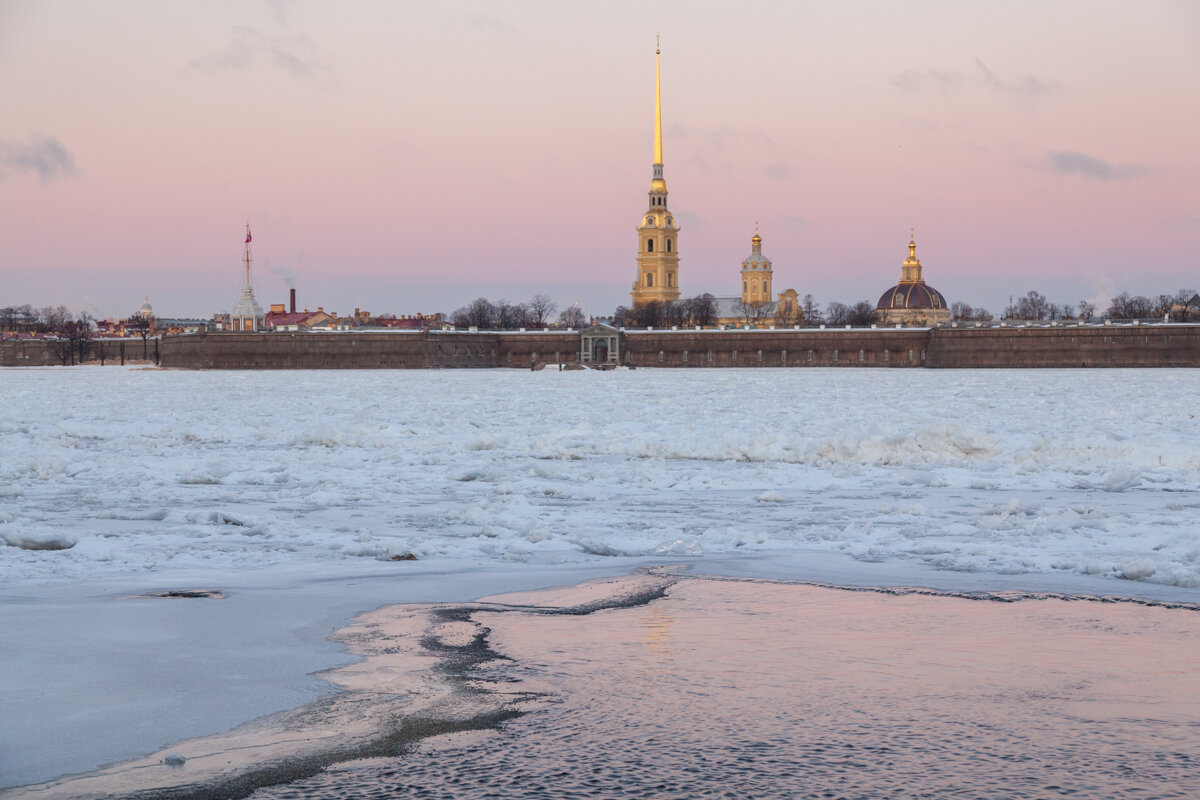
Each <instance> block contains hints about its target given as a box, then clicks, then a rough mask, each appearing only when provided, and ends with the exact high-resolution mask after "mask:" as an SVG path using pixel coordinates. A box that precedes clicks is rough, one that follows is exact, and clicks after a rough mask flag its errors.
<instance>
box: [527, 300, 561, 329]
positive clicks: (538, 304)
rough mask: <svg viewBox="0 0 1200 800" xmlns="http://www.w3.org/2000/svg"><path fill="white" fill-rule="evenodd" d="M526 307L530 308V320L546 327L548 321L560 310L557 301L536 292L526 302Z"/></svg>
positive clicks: (538, 325)
mask: <svg viewBox="0 0 1200 800" xmlns="http://www.w3.org/2000/svg"><path fill="white" fill-rule="evenodd" d="M526 308H527V309H528V310H529V319H530V322H532V323H533V324H534V325H536V326H537V327H539V328H544V327H546V321H547V320H549V319H550V316H551V315H552V314H553V313H554V312H555V311H557V310H558V306H557V305H556V304H555V302H554V301H553V300H551V299H550V298H549V297H548V296H546V295H544V294H535V295H534V296H533V299H532V300H530V301H529V302H528V303H527V304H526Z"/></svg>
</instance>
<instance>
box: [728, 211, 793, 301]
mask: <svg viewBox="0 0 1200 800" xmlns="http://www.w3.org/2000/svg"><path fill="white" fill-rule="evenodd" d="M774 274H775V269H774V265H773V264H772V263H771V259H769V258H767V257H766V256H764V255H763V252H762V236H761V235H760V234H759V232H758V226H757V225H756V226H755V227H754V236H753V237H752V238H751V239H750V255H748V256H746V258H744V259H743V260H742V274H741V278H742V294H741V296H740V297H718V298H716V300H717V324H718V325H755V324H767V325H770V324H775V323H781V324H788V325H791V324H796V323H798V322H800V321H801V320H802V319H803V315H802V314H801V313H800V302H799V295H798V294H797V293H796V290H795V289H786V290H784V291H782V292H780V293H779V295H778V296H777V297H776V298H775V299H772V281H773V278H774Z"/></svg>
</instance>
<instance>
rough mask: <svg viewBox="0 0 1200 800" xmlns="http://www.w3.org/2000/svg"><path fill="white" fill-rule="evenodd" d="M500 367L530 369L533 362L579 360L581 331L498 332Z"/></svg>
mask: <svg viewBox="0 0 1200 800" xmlns="http://www.w3.org/2000/svg"><path fill="white" fill-rule="evenodd" d="M496 336H497V338H498V339H499V345H500V350H499V361H498V362H497V363H498V365H499V366H501V367H516V368H521V367H524V368H525V369H529V367H530V366H531V365H534V364H574V363H575V362H577V361H579V341H580V340H579V331H570V332H568V331H526V332H519V331H517V332H507V333H500V334H496Z"/></svg>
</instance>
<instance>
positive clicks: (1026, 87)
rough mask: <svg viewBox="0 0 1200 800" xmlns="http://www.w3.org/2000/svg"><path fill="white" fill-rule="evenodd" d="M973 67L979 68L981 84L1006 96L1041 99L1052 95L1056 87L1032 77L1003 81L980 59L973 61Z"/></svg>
mask: <svg viewBox="0 0 1200 800" xmlns="http://www.w3.org/2000/svg"><path fill="white" fill-rule="evenodd" d="M975 66H977V67H978V68H979V76H980V78H981V80H982V81H983V84H984V85H985V86H987V87H989V88H991V89H995V90H996V91H1000V92H1004V93H1006V94H1016V95H1023V96H1025V97H1042V96H1044V95H1048V94H1053V93H1054V92H1055V91H1056V90H1057V87H1056V86H1054V85H1053V84H1050V83H1046V82H1045V81H1043V80H1041V79H1040V78H1036V77H1034V76H1033V75H1026V76H1024V77H1022V78H1017V79H1016V80H1015V81H1003V80H1001V79H1000V77H999V76H998V75H997V74H996V73H994V72H992V70H991V69H989V68H988V65H987V64H984V63H983V61H981V60H980V59H978V58H977V59H975Z"/></svg>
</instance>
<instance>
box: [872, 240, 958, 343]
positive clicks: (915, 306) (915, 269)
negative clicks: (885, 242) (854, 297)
mask: <svg viewBox="0 0 1200 800" xmlns="http://www.w3.org/2000/svg"><path fill="white" fill-rule="evenodd" d="M875 320H876V322H878V323H880V324H883V325H897V324H899V325H914V326H920V327H924V326H932V325H938V324H941V323H943V322H949V321H950V309H949V307H947V305H946V298H944V297H942V293H941V292H939V291H938V290H937V289H934V288H933V287H932V286H930V285H928V284H927V283H925V278H924V276H923V275H922V274H921V260H920V259H919V258H917V243H916V239H915V238H911V237H910V238H909V241H908V258H906V259H904V263H903V264H902V265H901V266H900V282H899V283H898V284H896V285H895V286H893V287H892V288H890V289H888V290H887V291H886V292H884V293H883V295H882V296H881V297H880V298H879V303H878V304H876V306H875Z"/></svg>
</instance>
